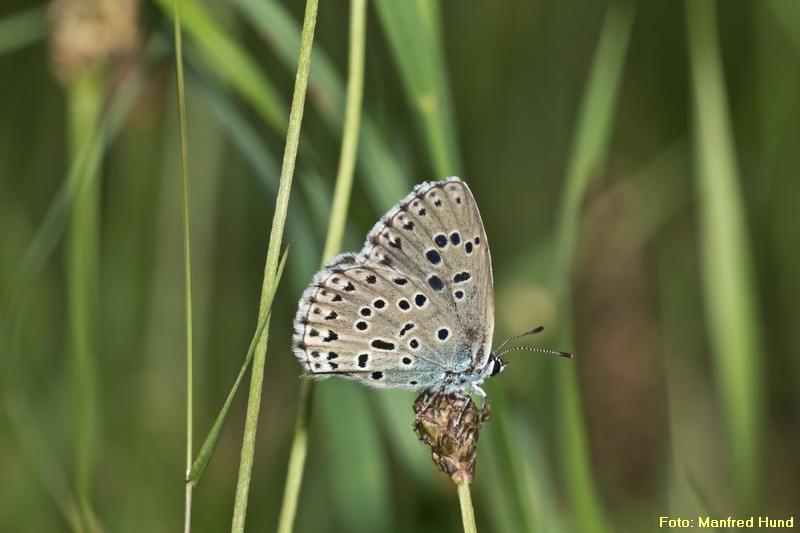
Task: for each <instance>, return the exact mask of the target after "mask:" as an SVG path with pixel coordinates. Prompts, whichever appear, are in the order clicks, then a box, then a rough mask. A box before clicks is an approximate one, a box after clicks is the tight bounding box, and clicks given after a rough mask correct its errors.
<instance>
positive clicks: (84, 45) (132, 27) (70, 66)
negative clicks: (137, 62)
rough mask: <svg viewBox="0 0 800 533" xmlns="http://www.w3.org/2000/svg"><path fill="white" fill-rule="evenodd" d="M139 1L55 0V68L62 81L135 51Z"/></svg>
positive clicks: (51, 22) (50, 19)
mask: <svg viewBox="0 0 800 533" xmlns="http://www.w3.org/2000/svg"><path fill="white" fill-rule="evenodd" d="M138 9H139V0H54V1H53V2H52V3H51V4H50V7H49V9H48V22H49V25H50V48H51V61H52V65H53V71H54V73H55V75H56V77H57V78H58V79H59V81H60V82H61V83H64V84H67V83H71V82H72V81H74V80H75V79H77V78H79V77H81V76H83V75H85V74H87V73H91V72H94V71H97V70H98V69H101V68H103V67H106V66H107V65H109V64H110V63H111V62H112V61H113V60H115V59H118V58H119V57H125V56H127V55H129V54H131V53H132V51H133V50H135V49H136V47H137V46H138V45H139V42H140V39H141V36H140V31H139V27H138V16H137V12H138Z"/></svg>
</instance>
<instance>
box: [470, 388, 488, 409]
mask: <svg viewBox="0 0 800 533" xmlns="http://www.w3.org/2000/svg"><path fill="white" fill-rule="evenodd" d="M472 392H474V393H475V394H477V395H478V396H480V397H481V398H483V405H481V411H483V410H484V409H485V408H486V402H487V401H488V399H487V397H486V391H484V390H483V389H482V388H481V387H480V385H478V382H473V383H472Z"/></svg>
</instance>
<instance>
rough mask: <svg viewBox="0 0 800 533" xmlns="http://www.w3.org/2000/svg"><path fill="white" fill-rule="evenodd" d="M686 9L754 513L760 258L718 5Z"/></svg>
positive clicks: (724, 363)
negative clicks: (743, 190) (735, 133)
mask: <svg viewBox="0 0 800 533" xmlns="http://www.w3.org/2000/svg"><path fill="white" fill-rule="evenodd" d="M686 9H687V17H688V28H689V31H688V36H689V58H690V64H691V70H692V94H693V101H694V141H695V165H696V185H697V190H698V197H699V199H700V204H699V211H700V213H699V215H700V221H699V222H700V235H701V244H702V276H703V283H702V286H703V292H704V295H703V296H704V300H705V306H706V316H707V319H708V334H709V337H710V341H711V349H712V363H713V365H714V372H715V374H716V375H717V384H718V387H719V390H718V391H717V392H718V394H719V395H720V401H721V404H722V409H723V412H724V413H725V424H726V426H727V433H728V442H730V454H731V456H730V461H731V467H732V471H733V478H734V479H733V481H734V490H735V498H736V502H737V505H738V508H740V509H742V510H743V512H745V513H747V512H755V509H756V504H757V502H756V498H757V495H758V493H759V486H760V483H761V474H760V472H761V457H760V456H761V448H762V436H761V422H760V421H761V419H762V417H763V400H762V387H763V384H762V376H763V369H762V368H761V363H760V361H759V353H760V350H759V346H760V345H761V340H760V338H761V331H760V326H759V321H758V315H757V309H758V304H757V297H756V292H757V291H756V288H755V286H754V284H753V268H752V261H753V258H752V252H751V250H750V244H749V240H748V236H747V222H746V220H745V213H744V206H743V201H742V197H741V194H740V192H739V184H738V183H739V172H738V169H737V163H736V158H735V156H734V146H733V140H732V138H731V135H730V132H731V123H730V118H729V116H728V99H727V96H726V91H725V81H724V75H723V72H722V60H721V57H720V52H719V48H718V47H719V44H718V40H719V39H718V34H717V20H716V12H715V4H714V3H712V2H692V1H687V2H686Z"/></svg>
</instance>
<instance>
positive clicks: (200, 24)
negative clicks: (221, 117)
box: [155, 0, 287, 131]
mask: <svg viewBox="0 0 800 533" xmlns="http://www.w3.org/2000/svg"><path fill="white" fill-rule="evenodd" d="M155 3H156V4H157V5H158V6H159V7H160V8H161V9H162V10H163V11H164V14H165V15H167V16H168V17H172V16H173V14H172V0H155ZM180 10H181V19H182V20H181V25H182V27H183V29H184V30H185V31H186V32H187V33H188V34H189V36H190V37H191V38H192V44H193V45H195V46H196V47H197V48H198V49H199V50H200V52H201V53H202V55H203V58H204V59H205V60H206V61H207V62H208V64H209V65H210V67H211V68H212V69H213V70H214V72H215V73H216V74H218V75H219V76H221V77H222V78H224V79H225V80H227V82H228V83H230V85H231V86H232V87H234V88H235V89H236V90H237V91H238V92H240V93H241V94H242V95H243V96H244V97H245V99H246V100H247V101H248V102H249V103H250V104H251V105H252V106H253V107H254V108H255V109H256V111H257V112H258V113H259V115H260V116H261V118H262V119H263V120H264V121H265V122H266V123H267V124H269V125H270V126H271V127H273V128H274V129H276V130H279V131H284V130H285V129H286V125H287V122H286V113H285V111H284V110H285V109H286V104H285V103H284V102H283V99H282V98H281V97H280V95H279V93H278V91H277V89H275V87H274V85H273V84H272V82H271V81H270V80H269V79H268V78H267V77H266V76H265V75H264V73H263V71H262V70H261V69H260V68H259V67H258V65H257V64H256V63H255V61H253V59H252V58H251V56H250V55H249V54H248V53H247V52H246V51H245V50H244V49H243V48H242V46H241V45H240V44H239V43H238V42H237V41H236V39H234V38H233V37H232V36H231V35H229V34H228V33H227V32H226V31H225V29H224V28H222V27H221V26H220V25H219V24H218V23H217V22H216V21H215V20H214V18H213V17H212V16H211V14H210V13H209V12H208V11H207V10H206V9H205V8H204V7H203V6H202V5H201V4H199V3H197V2H196V1H194V0H181V1H180Z"/></svg>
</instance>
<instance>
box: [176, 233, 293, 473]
mask: <svg viewBox="0 0 800 533" xmlns="http://www.w3.org/2000/svg"><path fill="white" fill-rule="evenodd" d="M288 256H289V248H288V247H287V248H286V251H285V252H284V253H283V256H282V257H281V262H280V264H279V265H278V272H277V274H276V275H275V284H274V285H273V287H272V288H273V291H272V294H271V295H270V296H269V298H268V301H267V305H268V307H269V308H270V309H271V308H272V302H273V300H274V299H275V289H277V287H278V284H279V283H280V280H281V277H282V276H283V268H284V267H285V266H286V258H287V257H288ZM268 318H269V317H267V319H268ZM266 325H267V320H262V321H259V323H258V327H257V328H256V332H255V334H254V335H253V339H252V340H251V341H250V347H249V348H248V350H247V356H245V359H244V362H243V363H242V367H241V368H240V369H239V375H238V376H237V377H236V381H235V382H234V384H233V387H231V391H230V392H229V393H228V397H227V398H226V399H225V403H224V404H223V406H222V409H220V412H219V414H218V415H217V419H216V421H215V422H214V425H213V426H212V428H211V430H210V431H209V432H208V435H207V436H206V439H205V441H204V442H203V445H202V446H201V447H200V452H199V453H198V454H197V458H196V459H195V460H194V463H193V464H192V468H191V470H190V472H189V475H188V476H187V481H188V482H189V483H190V484H192V485H194V486H196V485H197V483H198V482H199V481H200V478H201V477H202V476H203V472H205V469H206V467H207V466H208V463H209V461H210V460H211V457H212V455H214V450H215V449H216V448H217V444H219V439H220V437H221V436H222V430H223V428H224V427H225V422H226V421H227V420H228V415H229V414H230V409H231V405H232V404H233V399H234V398H235V397H236V393H237V392H238V391H239V386H240V385H241V384H242V380H244V376H245V373H246V372H247V368H248V367H249V366H250V361H252V360H253V354H254V353H255V351H256V345H257V344H258V341H259V339H260V338H261V334H262V333H263V332H264V328H265V327H266Z"/></svg>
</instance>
